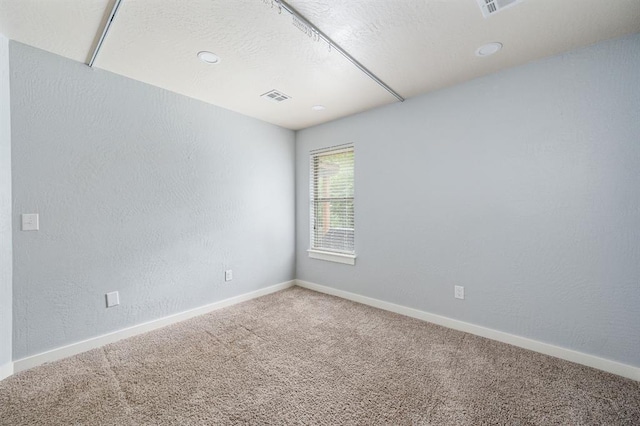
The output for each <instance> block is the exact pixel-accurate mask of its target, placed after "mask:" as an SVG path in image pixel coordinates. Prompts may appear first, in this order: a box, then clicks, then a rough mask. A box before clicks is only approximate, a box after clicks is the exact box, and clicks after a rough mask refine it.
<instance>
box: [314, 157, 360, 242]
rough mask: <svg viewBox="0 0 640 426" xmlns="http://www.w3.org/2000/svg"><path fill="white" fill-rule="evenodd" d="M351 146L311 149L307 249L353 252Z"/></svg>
mask: <svg viewBox="0 0 640 426" xmlns="http://www.w3.org/2000/svg"><path fill="white" fill-rule="evenodd" d="M353 166H354V150H353V146H352V145H348V146H345V145H343V146H340V147H335V148H331V149H326V150H321V151H312V152H311V167H310V170H311V179H310V180H311V188H310V191H309V192H310V194H311V206H310V210H311V249H312V250H319V251H327V252H335V253H344V254H353V253H354V196H353V194H354V193H353V187H354V173H353V172H354V170H353Z"/></svg>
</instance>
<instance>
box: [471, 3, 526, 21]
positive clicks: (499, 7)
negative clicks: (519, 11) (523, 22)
mask: <svg viewBox="0 0 640 426" xmlns="http://www.w3.org/2000/svg"><path fill="white" fill-rule="evenodd" d="M477 1H478V6H480V10H481V11H482V16H484V17H485V18H488V17H489V16H492V15H495V14H496V13H498V12H501V11H503V10H504V9H507V8H509V7H511V6H515V5H516V4H518V3H520V2H522V1H523V0H477Z"/></svg>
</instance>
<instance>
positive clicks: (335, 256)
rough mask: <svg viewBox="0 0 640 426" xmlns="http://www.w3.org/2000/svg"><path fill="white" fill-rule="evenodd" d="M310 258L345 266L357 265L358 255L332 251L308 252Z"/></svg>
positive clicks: (310, 250)
mask: <svg viewBox="0 0 640 426" xmlns="http://www.w3.org/2000/svg"><path fill="white" fill-rule="evenodd" d="M307 253H309V257H310V258H312V259H320V260H328V261H329V262H337V263H344V264H345V265H355V264H356V255H355V254H345V253H333V252H330V251H320V250H313V249H309V250H307Z"/></svg>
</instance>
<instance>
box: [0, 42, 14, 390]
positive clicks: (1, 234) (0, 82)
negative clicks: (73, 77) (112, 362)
mask: <svg viewBox="0 0 640 426" xmlns="http://www.w3.org/2000/svg"><path fill="white" fill-rule="evenodd" d="M9 87H10V86H9V41H8V40H7V39H6V38H5V37H4V36H2V35H1V34H0V371H2V366H3V365H7V364H8V363H10V362H11V333H12V331H11V326H12V319H11V315H12V314H11V311H12V302H11V300H12V295H11V293H12V277H11V272H12V267H11V263H12V257H11V255H12V246H11V111H10V101H9V99H10V98H9ZM0 374H1V373H0ZM0 378H1V376H0Z"/></svg>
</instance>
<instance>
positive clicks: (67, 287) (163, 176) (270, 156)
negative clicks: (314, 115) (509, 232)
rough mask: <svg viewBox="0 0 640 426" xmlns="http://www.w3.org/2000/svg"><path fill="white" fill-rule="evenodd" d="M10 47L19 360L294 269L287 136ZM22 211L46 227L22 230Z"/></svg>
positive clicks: (290, 137)
mask: <svg viewBox="0 0 640 426" xmlns="http://www.w3.org/2000/svg"><path fill="white" fill-rule="evenodd" d="M10 55H11V93H12V96H11V107H12V124H13V128H12V131H13V197H14V204H13V217H14V228H13V229H14V238H13V250H14V270H13V274H14V351H13V354H14V359H19V358H22V357H25V356H27V355H31V354H35V353H39V352H42V351H45V350H47V349H51V348H54V347H58V346H61V345H65V344H69V343H72V342H75V341H79V340H82V339H86V338H90V337H93V336H97V335H100V334H103V333H106V332H110V331H113V330H118V329H121V328H123V327H127V326H130V325H133V324H137V323H141V322H144V321H148V320H152V319H155V318H159V317H163V316H166V315H169V314H173V313H177V312H180V311H184V310H187V309H190V308H194V307H197V306H202V305H204V304H207V303H210V302H214V301H217V300H221V299H225V298H228V297H231V296H234V295H238V294H242V293H247V292H249V291H252V290H256V289H259V288H262V287H266V286H270V285H273V284H277V283H280V282H283V281H287V280H291V279H293V278H294V272H295V260H294V259H295V248H294V245H295V237H294V231H295V224H294V215H295V206H294V198H295V197H294V196H295V194H294V192H295V191H294V178H295V176H294V166H295V147H294V133H293V132H292V131H289V130H285V129H282V128H279V127H276V126H273V125H269V124H266V123H263V122H260V121H258V120H255V119H252V118H248V117H245V116H242V115H239V114H236V113H233V112H230V111H227V110H224V109H221V108H217V107H215V106H212V105H208V104H205V103H202V102H199V101H196V100H193V99H189V98H186V97H183V96H180V95H177V94H174V93H170V92H167V91H165V90H162V89H159V88H156V87H152V86H149V85H146V84H143V83H140V82H136V81H133V80H130V79H127V78H124V77H121V76H118V75H115V74H111V73H108V72H105V71H101V70H99V69H94V70H92V69H89V68H88V67H87V66H85V65H83V64H80V63H77V62H73V61H71V60H68V59H64V58H62V57H60V56H56V55H53V54H50V53H46V52H44V51H41V50H37V49H34V48H31V47H28V46H25V45H22V44H19V43H15V42H11V43H10ZM21 213H39V214H40V231H39V232H21V231H19V228H18V225H19V222H20V220H19V219H20V214H21ZM226 268H230V269H233V272H234V279H233V281H231V282H230V283H224V273H223V271H224V270H225V269H226ZM113 290H118V291H120V299H121V305H120V306H118V307H116V308H110V309H106V308H105V300H104V294H105V293H106V292H108V291H113Z"/></svg>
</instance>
